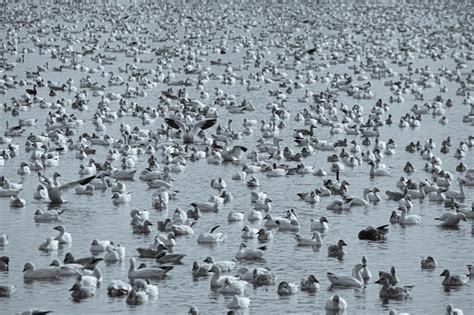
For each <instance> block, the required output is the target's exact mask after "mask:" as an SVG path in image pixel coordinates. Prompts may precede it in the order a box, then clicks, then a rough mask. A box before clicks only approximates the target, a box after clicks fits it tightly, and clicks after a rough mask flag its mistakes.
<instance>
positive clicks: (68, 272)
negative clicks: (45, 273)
mask: <svg viewBox="0 0 474 315" xmlns="http://www.w3.org/2000/svg"><path fill="white" fill-rule="evenodd" d="M49 266H50V267H56V268H58V269H59V275H60V276H75V275H77V274H78V273H81V272H83V271H84V266H82V265H79V264H61V262H60V261H59V260H58V259H54V260H53V261H52V262H51V264H50V265H49Z"/></svg>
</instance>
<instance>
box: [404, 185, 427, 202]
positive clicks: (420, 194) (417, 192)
mask: <svg viewBox="0 0 474 315" xmlns="http://www.w3.org/2000/svg"><path fill="white" fill-rule="evenodd" d="M425 186H426V185H425V183H424V182H421V183H420V184H419V185H418V189H408V190H407V195H409V196H410V198H419V199H423V198H425V196H426V192H425V189H424V187H425Z"/></svg>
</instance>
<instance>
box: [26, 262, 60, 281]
mask: <svg viewBox="0 0 474 315" xmlns="http://www.w3.org/2000/svg"><path fill="white" fill-rule="evenodd" d="M59 277H60V274H59V269H58V268H56V267H45V268H35V265H34V264H33V263H30V262H27V263H26V264H25V266H24V268H23V278H24V279H25V280H53V279H58V278H59Z"/></svg>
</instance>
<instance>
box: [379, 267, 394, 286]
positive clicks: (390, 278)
mask: <svg viewBox="0 0 474 315" xmlns="http://www.w3.org/2000/svg"><path fill="white" fill-rule="evenodd" d="M382 278H384V279H387V280H388V282H389V283H390V284H391V285H396V284H397V283H398V278H397V275H396V271H395V267H393V266H392V267H390V272H385V271H380V272H379V280H380V279H382Z"/></svg>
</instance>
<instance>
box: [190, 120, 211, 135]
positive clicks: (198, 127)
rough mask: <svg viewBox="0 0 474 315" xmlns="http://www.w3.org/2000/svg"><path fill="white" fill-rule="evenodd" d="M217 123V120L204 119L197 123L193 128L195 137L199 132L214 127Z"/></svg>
mask: <svg viewBox="0 0 474 315" xmlns="http://www.w3.org/2000/svg"><path fill="white" fill-rule="evenodd" d="M216 122H217V119H215V118H210V119H203V120H200V121H198V122H196V123H195V124H194V126H193V129H192V133H193V135H195V134H197V132H198V131H199V130H205V129H208V128H211V127H212V126H214V125H215V124H216Z"/></svg>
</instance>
